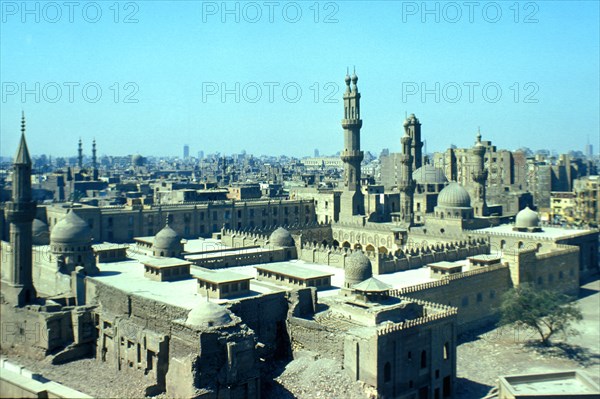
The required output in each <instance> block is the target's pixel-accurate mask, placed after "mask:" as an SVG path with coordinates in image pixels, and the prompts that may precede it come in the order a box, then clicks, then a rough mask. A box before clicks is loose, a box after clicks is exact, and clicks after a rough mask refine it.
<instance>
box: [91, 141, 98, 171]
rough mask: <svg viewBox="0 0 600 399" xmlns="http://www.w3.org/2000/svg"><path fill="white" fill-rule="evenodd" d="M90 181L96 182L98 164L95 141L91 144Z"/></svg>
mask: <svg viewBox="0 0 600 399" xmlns="http://www.w3.org/2000/svg"><path fill="white" fill-rule="evenodd" d="M92 180H94V181H96V180H98V164H97V159H96V139H94V141H93V142H92Z"/></svg>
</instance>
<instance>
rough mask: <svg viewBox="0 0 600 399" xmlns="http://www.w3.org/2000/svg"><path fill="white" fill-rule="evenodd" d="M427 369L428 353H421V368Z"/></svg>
mask: <svg viewBox="0 0 600 399" xmlns="http://www.w3.org/2000/svg"><path fill="white" fill-rule="evenodd" d="M425 367H427V351H422V352H421V368H422V369H424V368H425Z"/></svg>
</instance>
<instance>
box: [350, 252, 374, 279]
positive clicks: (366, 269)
mask: <svg viewBox="0 0 600 399" xmlns="http://www.w3.org/2000/svg"><path fill="white" fill-rule="evenodd" d="M344 273H345V274H344V280H345V282H346V286H351V285H353V284H357V283H360V282H362V281H365V280H367V279H369V278H371V277H373V271H372V269H371V261H370V260H369V258H367V256H366V255H365V254H364V253H363V252H362V251H360V250H356V251H354V252H353V253H352V255H350V256H348V258H346V267H345V268H344Z"/></svg>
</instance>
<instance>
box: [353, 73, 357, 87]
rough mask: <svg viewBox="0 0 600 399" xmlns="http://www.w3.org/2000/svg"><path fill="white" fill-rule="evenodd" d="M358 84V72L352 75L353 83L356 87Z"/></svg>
mask: <svg viewBox="0 0 600 399" xmlns="http://www.w3.org/2000/svg"><path fill="white" fill-rule="evenodd" d="M356 82H358V76H356V72H355V73H353V74H352V83H353V84H355V85H356Z"/></svg>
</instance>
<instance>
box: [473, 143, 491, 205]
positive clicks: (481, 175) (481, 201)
mask: <svg viewBox="0 0 600 399" xmlns="http://www.w3.org/2000/svg"><path fill="white" fill-rule="evenodd" d="M485 151H486V150H485V146H484V145H483V143H482V142H481V133H480V132H479V131H478V132H477V141H476V142H475V145H474V146H473V148H471V154H472V156H473V162H472V165H473V171H472V172H471V177H472V178H473V185H474V189H473V193H474V198H472V205H473V208H474V211H475V215H476V216H485V215H487V204H486V201H485V185H486V181H487V176H488V171H487V170H485V168H484V159H483V157H484V155H485Z"/></svg>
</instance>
